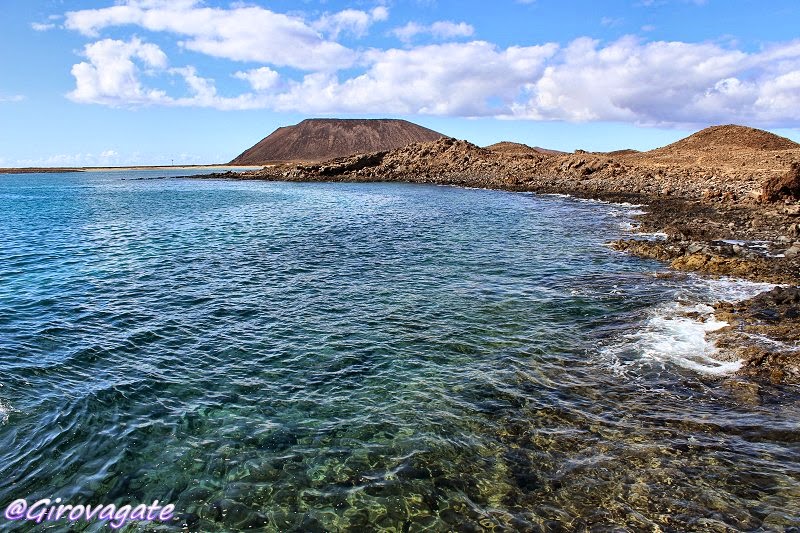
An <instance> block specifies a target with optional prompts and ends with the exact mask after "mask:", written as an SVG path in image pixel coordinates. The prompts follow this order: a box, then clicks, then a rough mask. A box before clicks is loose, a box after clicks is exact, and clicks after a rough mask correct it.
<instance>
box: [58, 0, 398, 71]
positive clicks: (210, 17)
mask: <svg viewBox="0 0 800 533" xmlns="http://www.w3.org/2000/svg"><path fill="white" fill-rule="evenodd" d="M346 13H347V14H345V15H341V14H339V15H341V16H339V17H337V14H334V15H330V16H329V20H330V23H329V26H330V28H329V29H331V28H333V27H334V26H336V25H337V24H338V26H336V27H337V28H338V30H337V31H344V30H345V29H347V30H349V31H352V30H354V29H355V30H359V29H360V28H361V27H362V26H361V25H360V23H359V22H357V21H354V19H353V16H354V14H355V13H356V12H354V11H353V12H346ZM386 14H387V13H386V11H385V9H382V10H381V9H378V10H373V12H372V13H371V14H368V15H366V16H367V17H368V18H369V20H370V21H372V20H379V19H380V17H384V16H386ZM356 18H358V17H356ZM128 24H132V25H137V26H140V27H142V28H145V29H147V30H150V31H155V32H169V33H174V34H177V35H179V36H184V37H187V40H185V41H181V45H182V46H184V47H185V48H186V49H188V50H192V51H195V52H200V53H203V54H207V55H210V56H214V57H220V58H225V59H231V60H234V61H255V62H259V63H265V64H271V65H276V66H289V67H294V68H299V69H304V70H335V69H338V68H346V67H349V66H351V65H352V64H353V62H354V61H355V58H356V54H355V52H354V51H352V50H350V49H348V48H346V47H344V46H342V45H341V44H339V43H337V42H334V41H331V40H327V39H325V38H323V37H322V36H321V35H320V33H319V32H318V30H317V29H314V28H313V27H312V26H311V25H309V24H308V23H306V22H305V21H304V20H303V19H301V18H299V17H294V16H289V15H284V14H280V13H275V12H272V11H270V10H268V9H264V8H262V7H257V6H251V7H248V6H239V7H234V8H232V9H220V8H210V7H202V5H201V4H200V2H198V1H196V0H175V1H166V0H128V1H126V2H124V3H121V4H119V5H115V6H113V7H108V8H102V9H86V10H82V11H72V12H69V13H67V14H66V22H65V26H66V27H67V28H68V29H71V30H76V31H78V32H80V33H82V34H84V35H86V36H89V37H97V36H99V32H100V31H101V30H103V29H104V28H107V27H112V26H121V25H128Z"/></svg>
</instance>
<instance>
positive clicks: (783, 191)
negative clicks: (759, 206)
mask: <svg viewBox="0 0 800 533" xmlns="http://www.w3.org/2000/svg"><path fill="white" fill-rule="evenodd" d="M761 195H762V198H764V200H766V201H767V202H777V201H779V200H783V199H784V198H790V199H793V200H800V163H792V166H791V168H789V171H788V172H787V173H786V174H784V175H783V176H775V177H773V178H770V179H768V180H767V181H766V183H764V186H763V188H762V190H761Z"/></svg>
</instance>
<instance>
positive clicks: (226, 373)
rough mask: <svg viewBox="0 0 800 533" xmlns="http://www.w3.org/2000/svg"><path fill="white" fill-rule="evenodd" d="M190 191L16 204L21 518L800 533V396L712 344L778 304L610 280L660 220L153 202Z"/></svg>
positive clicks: (426, 194) (142, 185)
mask: <svg viewBox="0 0 800 533" xmlns="http://www.w3.org/2000/svg"><path fill="white" fill-rule="evenodd" d="M163 173H164V172H163V171H161V172H144V171H138V172H127V173H126V172H110V173H85V174H51V175H22V176H17V175H12V176H0V419H1V420H2V425H0V505H2V506H3V508H5V506H6V505H7V504H8V503H10V502H11V501H12V500H15V499H17V498H27V499H28V500H29V501H33V500H35V499H38V498H56V497H60V498H62V500H64V501H66V502H70V503H83V504H85V503H107V502H108V503H114V502H117V503H119V504H120V505H121V504H123V503H130V502H150V501H152V500H153V499H159V500H160V501H162V502H171V503H173V504H175V506H176V511H177V514H178V515H179V516H180V520H179V521H177V522H176V523H175V525H173V526H170V527H168V526H164V525H157V524H150V525H148V526H147V527H149V528H153V529H159V530H160V529H165V530H178V529H181V527H183V528H188V529H191V530H197V531H239V530H245V529H247V528H252V529H254V530H264V531H323V530H327V531H346V530H350V531H372V530H376V531H377V530H390V531H422V530H429V531H452V530H455V531H482V530H491V529H495V530H523V531H525V530H528V531H560V530H563V531H573V530H580V529H581V528H595V529H599V530H611V529H613V528H614V527H615V526H618V527H620V528H627V529H628V530H632V531H633V530H653V528H655V527H660V528H662V529H664V530H678V531H693V530H696V531H710V530H721V531H722V530H726V529H725V528H726V527H727V528H735V529H744V530H778V531H781V530H784V528H789V527H791V526H793V525H794V526H796V525H798V524H800V444H799V443H800V429H799V424H800V402H799V401H798V400H799V399H800V395H799V394H798V390H797V389H796V388H791V387H783V388H779V387H773V386H769V385H764V384H762V385H759V386H758V388H757V389H755V388H754V387H753V386H749V385H742V384H741V383H739V382H738V381H736V380H735V379H733V378H731V377H730V376H729V375H728V374H727V372H729V370H730V369H731V367H730V365H727V366H726V365H721V364H719V363H716V362H715V361H714V360H713V359H711V358H710V357H709V356H710V355H711V354H712V353H713V351H714V347H713V344H711V343H709V342H707V341H706V340H705V339H704V333H705V330H706V329H712V328H711V326H709V323H705V324H704V323H700V322H696V321H693V320H691V319H689V318H686V317H684V316H683V315H684V314H685V313H684V311H686V310H698V309H699V310H701V311H703V312H706V313H707V308H705V307H703V305H702V304H703V303H711V302H713V301H714V300H715V299H716V298H733V297H742V296H744V295H746V294H754V293H755V292H756V291H757V290H758V287H755V286H752V285H749V284H743V283H736V282H730V281H712V280H704V279H701V278H695V277H687V276H681V277H670V276H661V275H655V274H656V273H664V269H663V267H662V266H661V265H660V264H657V263H654V262H650V261H643V260H640V259H636V258H632V257H629V256H626V255H623V254H619V253H617V252H614V251H612V250H610V249H609V248H607V247H606V246H604V243H605V242H606V241H608V240H611V239H613V238H616V237H619V236H621V235H623V234H625V232H626V230H625V227H626V224H627V223H628V222H629V216H630V214H632V212H633V208H632V207H626V206H617V205H609V204H603V203H597V202H582V201H577V200H572V199H568V198H561V197H554V196H535V195H531V194H516V193H506V192H498V191H484V190H467V189H459V188H452V187H435V186H416V185H404V184H324V183H316V184H311V183H309V184H297V183H291V184H290V183H262V182H234V181H217V180H214V181H205V180H203V181H199V180H188V179H163V180H134V179H132V178H137V177H156V176H158V175H162V174H163ZM743 391H744V392H743ZM754 391H755V392H754ZM0 522H5V519H4V518H2V517H0ZM4 525H9V524H4ZM28 526H29V525H28ZM28 526H26V525H25V524H22V523H18V524H17V527H18V529H20V530H24V529H25V528H26V527H28ZM49 527H50V528H52V530H54V531H62V530H65V528H66V525H65V523H64V522H61V523H51V524H50V525H49ZM74 527H75V528H76V529H77V530H83V529H86V530H101V529H104V528H105V526H104V525H103V524H98V523H91V524H87V523H84V522H81V523H78V524H76V525H75V526H74ZM715 528H716V529H715ZM33 529H34V528H33V527H32V526H31V530H33ZM35 530H37V531H38V530H41V526H39V529H35ZM131 530H136V529H135V528H131ZM620 530H625V529H620ZM727 530H730V529H727Z"/></svg>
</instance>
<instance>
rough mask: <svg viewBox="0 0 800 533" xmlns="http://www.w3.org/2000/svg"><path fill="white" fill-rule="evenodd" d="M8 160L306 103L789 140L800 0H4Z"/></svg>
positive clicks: (498, 126) (652, 137)
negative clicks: (735, 126) (729, 128)
mask: <svg viewBox="0 0 800 533" xmlns="http://www.w3.org/2000/svg"><path fill="white" fill-rule="evenodd" d="M0 9H1V10H2V11H1V13H2V17H0V46H2V49H3V53H2V54H0V71H1V72H2V73H3V75H2V77H0V166H38V165H43V166H61V165H64V166H69V165H76V166H77V165H127V164H164V163H170V162H171V161H174V162H175V163H176V164H177V163H212V162H225V161H228V160H230V159H232V158H233V157H234V156H236V155H237V154H238V153H240V152H241V151H242V150H244V149H245V148H247V147H249V146H250V145H252V144H254V143H255V142H256V141H258V140H259V139H261V138H262V137H264V136H265V135H267V134H269V133H270V132H271V131H272V130H274V129H275V128H276V127H279V126H282V125H287V124H293V123H296V122H299V121H300V120H302V119H304V118H307V117H318V116H335V117H399V118H406V119H408V120H412V121H414V122H417V123H419V124H422V125H425V126H428V127H431V128H433V129H436V130H438V131H440V132H442V133H445V134H447V135H451V136H454V137H458V138H463V139H467V140H469V141H472V142H475V143H477V144H480V145H486V144H490V143H493V142H497V141H500V140H514V141H519V142H525V143H528V144H531V145H538V146H544V147H549V148H557V149H562V150H574V149H576V148H583V149H589V150H610V149H617V148H628V147H630V148H638V149H649V148H654V147H657V146H660V145H664V144H667V143H669V142H672V141H674V140H676V139H678V138H680V137H683V136H685V135H687V134H688V133H691V132H692V131H694V130H697V129H699V128H702V127H704V126H708V125H711V124H719V123H740V124H746V125H750V126H755V127H762V128H766V129H769V130H771V131H775V132H777V133H779V134H781V135H785V136H788V137H790V138H793V139H795V140H798V141H800V30H798V29H797V24H796V21H797V20H800V2H797V0H769V1H763V0H762V1H748V0H608V1H598V0H572V1H563V0H561V1H558V0H534V1H531V0H528V1H521V0H516V1H515V0H499V1H497V2H492V3H488V2H471V1H460V2H457V1H443V0H416V1H407V2H403V1H393V2H392V1H381V0H379V1H367V0H358V1H352V2H343V1H323V2H312V1H302V2H288V1H274V2H268V1H256V2H233V3H232V2H217V1H214V0H206V1H200V0H124V1H117V2H114V1H113V0H111V1H85V2H81V1H62V0H0Z"/></svg>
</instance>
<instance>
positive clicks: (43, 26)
mask: <svg viewBox="0 0 800 533" xmlns="http://www.w3.org/2000/svg"><path fill="white" fill-rule="evenodd" d="M55 27H56V25H55V24H51V23H42V22H33V23H31V28H33V30H34V31H47V30H52V29H53V28H55Z"/></svg>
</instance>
